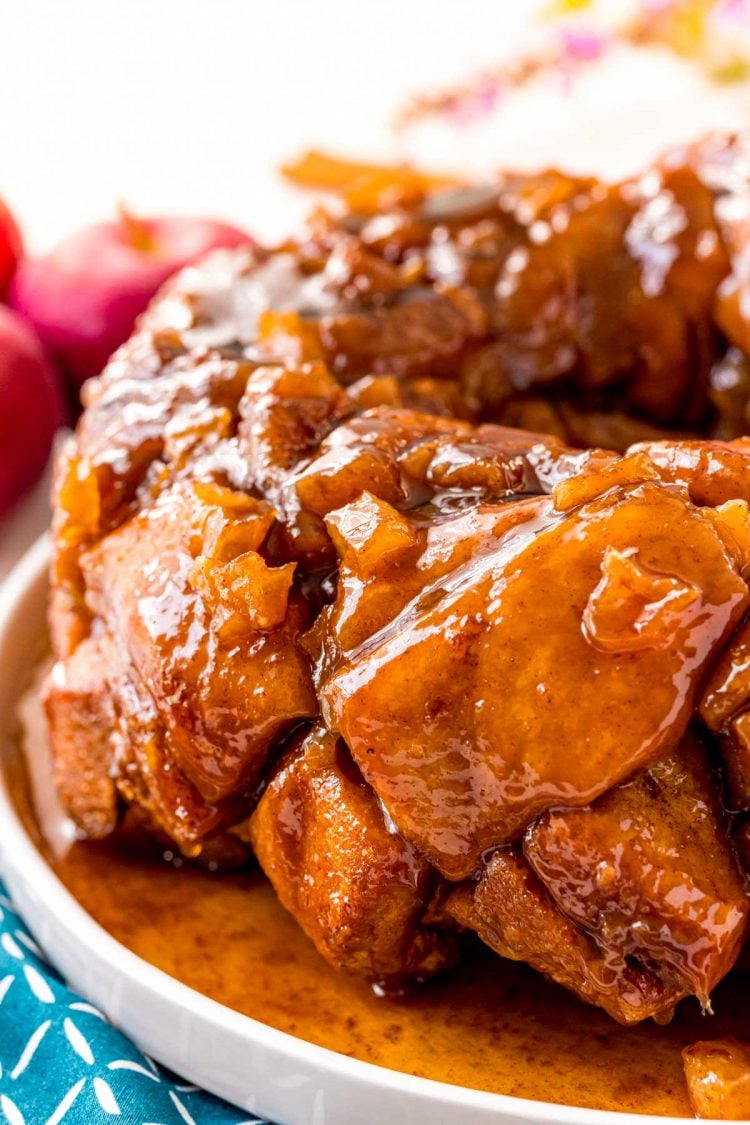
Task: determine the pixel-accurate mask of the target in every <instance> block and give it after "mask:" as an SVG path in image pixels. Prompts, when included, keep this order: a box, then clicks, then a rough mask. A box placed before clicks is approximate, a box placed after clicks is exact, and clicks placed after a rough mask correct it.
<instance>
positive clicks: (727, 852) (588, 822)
mask: <svg viewBox="0 0 750 1125" xmlns="http://www.w3.org/2000/svg"><path fill="white" fill-rule="evenodd" d="M749 906H750V901H749V900H748V898H747V895H746V893H745V891H744V887H743V883H742V879H741V876H740V874H739V871H738V868H737V863H736V860H735V857H734V855H733V853H732V851H731V848H730V846H729V844H728V841H727V837H726V824H725V822H724V818H723V816H722V812H721V809H720V806H719V802H718V799H717V796H716V792H715V786H714V783H713V778H712V776H711V772H710V770H709V768H708V765H707V762H706V758H705V751H704V749H703V747H702V746H701V745H700V744H699V743H698V742H697V741H696V740H694V739H693V738H688V739H687V740H686V741H685V742H684V743H683V745H682V746H681V747H680V749H679V752H678V753H677V754H675V755H674V756H672V757H670V758H668V759H666V760H665V761H663V762H659V763H657V764H656V765H654V766H652V767H651V769H649V770H647V771H645V772H643V773H641V774H639V775H638V776H637V777H636V778H635V780H633V781H632V782H628V783H626V784H624V785H620V786H617V787H616V788H614V789H611V790H610V791H609V792H608V793H607V794H605V796H603V797H601V798H600V799H599V800H598V801H596V802H595V803H594V804H593V805H592V806H591V807H590V808H586V809H573V810H554V811H550V812H548V813H545V814H544V815H543V816H542V817H540V818H539V820H538V821H537V822H536V823H535V824H533V825H532V826H531V827H530V828H529V829H528V831H527V833H526V835H525V837H524V841H523V846H522V848H521V847H519V846H515V847H514V848H512V849H508V850H500V851H498V852H496V853H495V854H494V855H493V856H492V857H491V858H490V859H489V860H488V862H487V864H486V866H484V868H483V870H482V874H481V876H480V878H479V881H478V882H477V883H476V884H474V885H468V884H463V885H461V886H460V887H458V888H457V889H456V890H455V891H453V892H452V893H451V894H450V895H449V896H448V899H447V902H446V905H445V909H446V910H447V912H448V914H449V915H451V916H452V917H453V918H455V919H456V921H458V922H460V923H461V924H462V925H465V926H468V927H470V928H472V929H474V930H476V931H477V933H478V934H479V936H480V937H481V938H482V939H483V940H484V941H485V942H487V943H488V944H489V945H491V946H492V947H493V949H496V950H497V951H498V953H500V954H502V955H503V956H506V957H511V958H513V959H515V960H523V961H527V962H528V963H529V964H530V965H532V966H533V967H534V968H535V969H538V970H539V971H540V972H543V973H545V974H546V975H547V976H549V977H551V978H552V979H553V980H554V981H557V983H558V984H562V985H564V986H565V987H566V988H569V989H571V990H572V991H574V992H576V993H577V994H578V995H579V996H581V998H582V999H584V1000H586V1001H588V1002H589V1003H591V1004H597V1005H598V1006H600V1007H602V1008H604V1010H605V1011H607V1012H608V1013H609V1014H610V1015H612V1016H613V1017H614V1018H615V1019H617V1020H619V1021H620V1022H621V1023H633V1022H636V1021H638V1020H642V1019H645V1018H646V1017H648V1016H654V1017H656V1018H666V1017H667V1016H668V1015H669V1013H670V1012H671V1010H672V1008H673V1007H674V1005H675V1004H676V1003H677V1002H678V1001H679V1000H681V999H682V998H683V997H684V996H687V995H696V996H697V997H698V999H699V1000H700V1001H701V1003H702V1004H704V1005H706V1006H708V1005H709V1003H710V993H711V990H712V988H713V987H714V985H715V984H716V983H717V982H718V981H719V980H721V979H722V977H724V976H725V975H726V973H727V972H729V970H730V969H731V967H732V965H733V964H734V962H735V960H736V958H737V955H738V953H739V950H740V947H741V944H742V941H743V939H744V935H745V932H746V928H747V917H748V907H749Z"/></svg>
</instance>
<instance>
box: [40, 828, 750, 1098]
mask: <svg viewBox="0 0 750 1125" xmlns="http://www.w3.org/2000/svg"><path fill="white" fill-rule="evenodd" d="M54 867H55V869H56V871H57V873H58V875H59V876H60V878H61V879H62V881H63V882H64V883H65V884H66V886H67V887H68V888H69V889H70V890H71V891H72V892H73V894H74V895H75V896H76V898H77V899H78V900H79V902H80V903H81V904H82V905H83V906H84V907H85V908H86V910H87V911H88V912H89V913H90V914H91V915H92V916H93V917H94V918H95V919H96V920H97V921H98V922H99V923H100V924H101V925H102V926H104V928H105V929H106V930H108V931H109V932H110V933H111V934H112V935H113V936H114V937H116V938H117V939H118V940H119V941H121V942H122V943H123V945H126V946H127V947H128V949H131V950H133V952H134V953H137V954H139V955H140V956H141V957H143V958H144V959H145V960H146V961H149V962H150V963H151V964H153V965H156V966H158V967H159V968H160V969H163V970H164V972H166V973H169V974H170V976H173V977H176V978H177V979H178V980H180V981H182V982H183V983H184V984H187V985H189V986H190V987H191V988H194V989H196V990H197V991H199V992H202V993H204V994H205V995H206V996H210V997H211V998H212V999H214V1000H218V1001H219V1002H220V1003H222V1004H226V1005H227V1006H228V1007H230V1008H234V1009H235V1010H236V1011H238V1012H243V1013H245V1014H246V1015H248V1016H252V1017H253V1018H255V1019H258V1020H262V1021H263V1022H264V1023H267V1024H269V1025H270V1026H272V1027H276V1028H279V1030H281V1031H288V1032H290V1033H291V1034H292V1035H297V1036H299V1037H300V1038H302V1039H306V1040H308V1041H309V1042H311V1043H317V1044H319V1045H320V1046H322V1047H329V1048H330V1049H331V1050H334V1051H339V1052H341V1053H342V1054H344V1055H350V1056H352V1057H353V1058H357V1059H363V1060H364V1061H366V1062H371V1063H377V1064H378V1065H379V1066H386V1067H392V1068H393V1069H394V1070H400V1071H404V1072H406V1073H408V1074H415V1075H420V1076H423V1077H425V1078H435V1079H438V1080H439V1081H443V1082H452V1083H456V1084H457V1085H459V1086H468V1087H474V1088H476V1089H480V1090H489V1091H492V1092H494V1093H503V1094H514V1095H516V1096H518V1097H524V1098H537V1099H540V1100H544V1101H552V1102H562V1103H567V1104H570V1105H577V1106H589V1107H592V1108H598V1109H617V1110H629V1111H632V1112H641V1113H652V1114H667V1115H672V1116H692V1114H691V1112H690V1107H689V1105H688V1101H687V1096H686V1092H685V1083H684V1078H683V1073H682V1064H681V1059H680V1049H681V1048H682V1047H683V1046H684V1045H685V1044H687V1043H690V1042H694V1041H695V1040H697V1039H700V1038H706V1037H714V1036H718V1035H721V1034H735V1035H740V1036H741V1035H742V1034H743V1030H744V1031H745V1032H746V1028H747V1010H748V1000H750V982H749V981H748V979H747V977H746V976H745V974H737V975H735V976H734V978H733V979H732V981H731V982H730V983H729V984H728V985H727V984H725V985H724V986H723V987H722V988H719V989H718V990H717V991H716V993H715V995H714V1009H715V1012H716V1015H715V1016H714V1018H710V1017H704V1016H702V1015H701V1014H700V1011H699V1008H698V1004H697V1002H696V1001H694V1000H689V1001H685V1002H684V1003H683V1004H682V1005H680V1007H679V1009H678V1013H677V1015H676V1016H675V1019H674V1020H673V1022H672V1023H671V1024H669V1025H668V1026H665V1027H659V1026H657V1025H656V1024H654V1023H652V1022H650V1021H649V1022H647V1023H645V1024H642V1025H640V1026H638V1027H634V1028H630V1029H628V1028H622V1027H620V1026H618V1025H617V1024H615V1023H613V1022H612V1021H611V1020H610V1019H609V1018H608V1017H607V1016H605V1015H604V1014H602V1013H600V1012H599V1011H597V1010H595V1009H594V1008H589V1007H588V1006H587V1005H584V1004H582V1003H580V1002H578V1001H577V1000H576V999H574V998H573V997H572V996H569V995H568V994H567V993H565V992H563V990H562V989H559V988H557V987H556V986H554V985H552V984H548V983H547V982H546V981H544V980H543V979H542V978H541V977H540V976H538V975H537V974H536V973H534V972H532V971H531V970H530V969H528V968H526V966H524V965H518V964H514V963H512V962H508V961H503V960H501V959H500V958H499V957H497V956H496V955H494V954H493V953H491V952H490V951H489V950H488V949H485V948H484V947H483V946H482V945H481V944H480V943H479V942H478V941H477V942H471V941H470V942H469V943H468V944H467V948H466V951H465V953H464V957H463V961H462V964H461V965H460V966H459V968H458V969H457V970H456V971H454V972H453V973H452V974H451V975H449V976H447V977H445V978H444V979H443V980H438V981H434V982H432V983H430V984H428V985H426V986H424V987H423V988H421V989H419V990H415V991H413V992H412V993H410V994H409V995H407V996H405V997H402V998H399V999H394V998H378V997H377V996H375V995H374V994H373V993H372V991H371V990H370V989H369V988H368V987H367V986H366V985H364V984H362V983H361V982H360V981H357V980H353V979H351V978H349V977H346V976H344V975H342V974H341V973H338V972H336V971H335V970H333V969H331V968H329V966H328V965H327V964H326V962H325V961H323V960H322V958H321V957H320V956H319V955H318V953H317V952H316V950H315V949H314V948H313V946H312V944H311V943H310V942H309V941H308V940H307V938H306V937H305V935H304V934H303V933H302V931H301V930H300V929H299V928H298V926H297V925H296V923H295V922H294V921H293V920H292V919H291V917H290V916H289V915H288V914H287V913H286V912H285V911H284V910H283V908H282V907H281V906H280V905H279V903H278V901H277V900H276V897H275V895H274V893H273V891H272V890H271V887H270V885H269V883H268V882H267V881H266V879H265V878H264V876H262V875H261V874H260V873H259V872H257V871H250V872H243V873H241V874H232V875H226V874H210V873H208V872H205V871H202V870H199V869H197V868H194V867H189V866H187V865H184V866H182V867H180V868H178V869H176V868H175V867H173V866H171V865H169V864H167V863H166V862H164V861H163V860H160V859H158V858H156V857H154V856H149V855H147V854H146V853H144V852H143V851H142V850H139V849H138V848H135V847H133V846H132V845H131V846H125V845H124V844H122V843H121V844H119V845H117V844H90V843H86V844H84V843H79V844H75V845H73V847H72V848H71V850H70V851H69V853H68V855H67V856H66V857H65V858H64V859H63V860H61V861H58V862H56V863H55V864H54ZM738 986H739V987H738Z"/></svg>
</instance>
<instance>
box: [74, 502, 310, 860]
mask: <svg viewBox="0 0 750 1125" xmlns="http://www.w3.org/2000/svg"><path fill="white" fill-rule="evenodd" d="M272 522H273V513H272V511H271V510H270V509H269V508H268V506H267V505H265V504H263V503H262V502H260V501H256V500H253V499H252V498H251V497H249V496H247V495H245V494H243V493H235V492H232V491H231V490H229V489H227V488H223V487H220V486H217V485H214V484H210V483H198V482H196V483H194V484H184V485H178V486H175V487H174V488H173V489H172V490H170V491H167V492H165V493H164V494H163V495H162V496H161V497H160V498H159V499H158V500H157V502H156V503H155V504H154V506H153V507H152V508H150V509H148V510H146V511H144V512H142V513H140V514H138V515H135V516H133V518H132V519H130V520H128V521H127V522H126V523H123V524H122V526H121V527H119V528H118V529H117V530H116V531H114V532H112V533H111V534H110V535H108V536H106V537H105V538H104V539H103V540H102V541H101V542H100V543H99V544H98V546H96V547H94V548H92V549H91V550H90V551H88V552H86V553H85V554H84V555H83V556H82V568H83V573H84V576H85V579H86V589H87V602H88V606H89V608H90V609H91V611H92V612H93V613H94V614H95V615H96V617H97V619H98V620H99V621H101V622H102V623H103V625H104V626H105V628H106V630H107V636H108V637H109V638H110V643H111V645H112V646H113V647H114V650H115V652H116V657H117V659H116V660H115V661H114V662H113V661H110V662H109V664H108V668H107V672H108V675H109V683H110V690H111V691H112V693H113V695H114V696H115V697H116V699H117V700H118V703H119V712H120V714H121V716H123V719H122V721H121V722H120V723H119V725H118V732H119V739H120V743H119V745H118V747H117V754H116V756H115V759H114V769H115V774H116V776H117V770H118V768H119V769H121V772H122V774H123V779H122V780H123V784H124V785H125V786H126V788H127V790H128V793H129V794H130V795H131V796H132V797H133V798H134V799H136V800H137V801H139V802H140V803H143V802H144V800H145V798H144V797H143V790H144V786H145V789H146V790H147V791H149V792H150V793H151V796H152V797H153V796H154V793H153V787H154V785H156V786H157V788H158V790H159V792H160V793H161V796H162V798H163V800H159V801H157V802H156V804H157V807H158V810H159V815H158V820H159V822H160V823H161V824H162V826H163V827H165V828H166V830H167V831H168V832H170V834H173V835H175V836H176V837H177V839H178V841H179V842H180V843H181V844H185V843H189V842H190V841H191V840H195V839H198V838H200V837H202V836H204V835H205V834H206V832H207V831H209V829H210V828H212V827H215V826H216V821H217V806H218V805H219V804H220V803H221V802H225V801H226V800H227V799H230V798H234V797H240V796H242V795H244V794H245V793H246V792H247V791H248V790H249V789H250V788H251V787H252V786H253V785H254V783H255V781H256V780H257V777H258V774H259V772H260V770H261V769H262V767H263V766H264V764H265V761H266V757H267V754H268V751H269V748H270V747H271V746H272V745H273V744H274V742H275V741H276V740H277V739H278V738H279V736H280V735H282V734H283V733H284V732H285V731H286V730H287V729H288V728H289V727H290V726H292V725H293V724H294V723H295V722H296V721H298V720H299V719H301V718H304V717H307V716H310V715H314V714H315V711H316V701H315V696H314V692H313V686H312V680H311V677H310V670H309V662H308V659H307V657H306V655H305V653H304V652H303V651H302V649H301V648H300V647H299V646H298V644H297V637H298V634H299V633H300V631H301V630H302V628H303V625H304V622H305V611H304V607H303V606H302V604H301V602H300V600H299V597H298V595H297V594H296V593H295V592H294V591H293V590H292V589H291V585H292V579H293V569H294V568H293V566H290V565H286V566H272V565H270V564H269V563H267V562H266V561H265V559H264V557H263V556H262V554H261V553H259V552H260V551H262V550H263V542H264V540H265V538H266V535H267V534H268V530H269V528H270V525H271V524H272ZM125 762H127V763H128V768H127V771H126V770H125V767H124V765H123V763H125ZM175 767H176V768H177V772H176V773H175ZM138 774H140V775H141V776H140V779H139V778H138V777H137V776H136V775H138ZM126 775H127V776H126ZM160 778H161V781H160V780H159V779H160ZM177 778H180V779H182V781H183V783H184V786H185V787H186V788H187V790H188V793H189V794H192V793H193V792H194V793H195V795H196V796H197V798H200V800H199V804H200V806H201V807H202V808H203V810H204V812H205V813H206V815H208V814H210V815H208V820H207V822H206V823H205V824H203V825H202V826H201V825H198V824H194V825H193V826H192V827H190V825H191V818H190V817H189V816H188V814H187V812H186V811H185V807H184V806H185V805H188V806H190V805H191V804H192V805H195V801H191V800H190V799H189V797H188V796H186V795H185V794H183V793H181V792H177V791H175V789H174V786H175V783H176V779H177ZM170 789H171V797H170ZM170 801H171V803H170ZM146 803H147V804H151V803H153V802H152V801H151V800H149V801H148V802H146ZM202 819H203V820H205V819H206V816H203V817H202ZM219 819H223V818H219Z"/></svg>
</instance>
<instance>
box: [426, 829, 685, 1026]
mask: <svg viewBox="0 0 750 1125" xmlns="http://www.w3.org/2000/svg"><path fill="white" fill-rule="evenodd" d="M443 909H444V912H445V913H446V914H447V915H448V917H450V918H452V919H453V920H454V921H456V922H457V923H458V924H459V925H461V926H464V927H466V928H467V929H471V930H475V931H476V933H478V934H479V936H480V938H481V939H482V941H484V942H486V944H487V945H489V946H491V948H492V949H494V950H495V951H496V952H497V953H499V954H500V956H501V957H508V958H510V959H511V960H512V961H525V962H526V963H527V964H529V965H531V967H532V968H533V969H536V970H537V972H540V973H544V974H545V975H546V976H548V977H550V978H551V979H552V980H554V981H555V982H556V983H557V984H560V985H562V986H563V987H564V988H568V989H570V991H571V992H575V993H576V994H577V995H578V996H580V997H581V999H582V1000H586V1001H588V1003H590V1004H596V1005H598V1006H599V1007H601V1008H603V1009H604V1010H605V1011H606V1012H607V1013H608V1014H609V1015H610V1016H612V1017H613V1019H616V1020H618V1021H619V1022H620V1023H636V1022H637V1021H639V1020H642V1019H646V1018H647V1017H648V1016H657V1017H662V1016H667V1015H668V1014H669V1013H670V1012H671V1009H672V1007H673V1005H674V1003H675V1001H676V1000H677V999H678V998H679V997H678V996H677V994H676V992H675V991H674V990H670V988H669V987H668V986H667V985H665V984H664V982H663V981H661V980H660V979H659V978H658V977H656V976H654V975H653V974H652V973H650V972H648V971H646V970H644V969H642V968H639V967H636V966H632V965H627V964H624V963H623V962H622V960H621V959H620V958H619V957H618V956H617V955H615V958H614V964H611V963H610V959H609V957H608V956H607V953H606V952H605V951H603V950H601V949H600V948H599V947H598V946H597V944H596V942H595V941H594V940H593V938H592V937H591V936H590V935H588V934H586V933H585V932H584V931H583V930H580V929H578V928H577V927H576V926H575V925H574V924H573V923H572V922H571V921H570V920H569V919H568V918H566V917H565V915H564V914H562V913H561V912H560V911H559V910H558V909H557V907H556V906H555V904H554V902H553V901H552V899H551V898H550V897H549V895H548V894H547V892H546V891H545V889H544V886H543V885H542V884H541V883H540V882H539V880H538V879H537V877H536V876H535V875H534V872H533V871H532V870H531V868H530V866H529V864H528V863H527V862H526V860H525V859H524V857H523V855H522V854H521V852H520V850H519V849H518V848H515V847H514V848H508V849H503V850H501V851H497V852H495V853H494V855H493V856H491V858H490V859H489V860H488V861H487V864H486V866H485V867H484V869H483V871H482V875H481V877H480V879H479V881H478V882H477V883H476V884H469V883H463V884H461V885H460V886H458V887H456V888H455V889H454V890H453V891H451V892H450V894H449V896H448V898H447V900H446V902H445V903H444V906H443Z"/></svg>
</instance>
